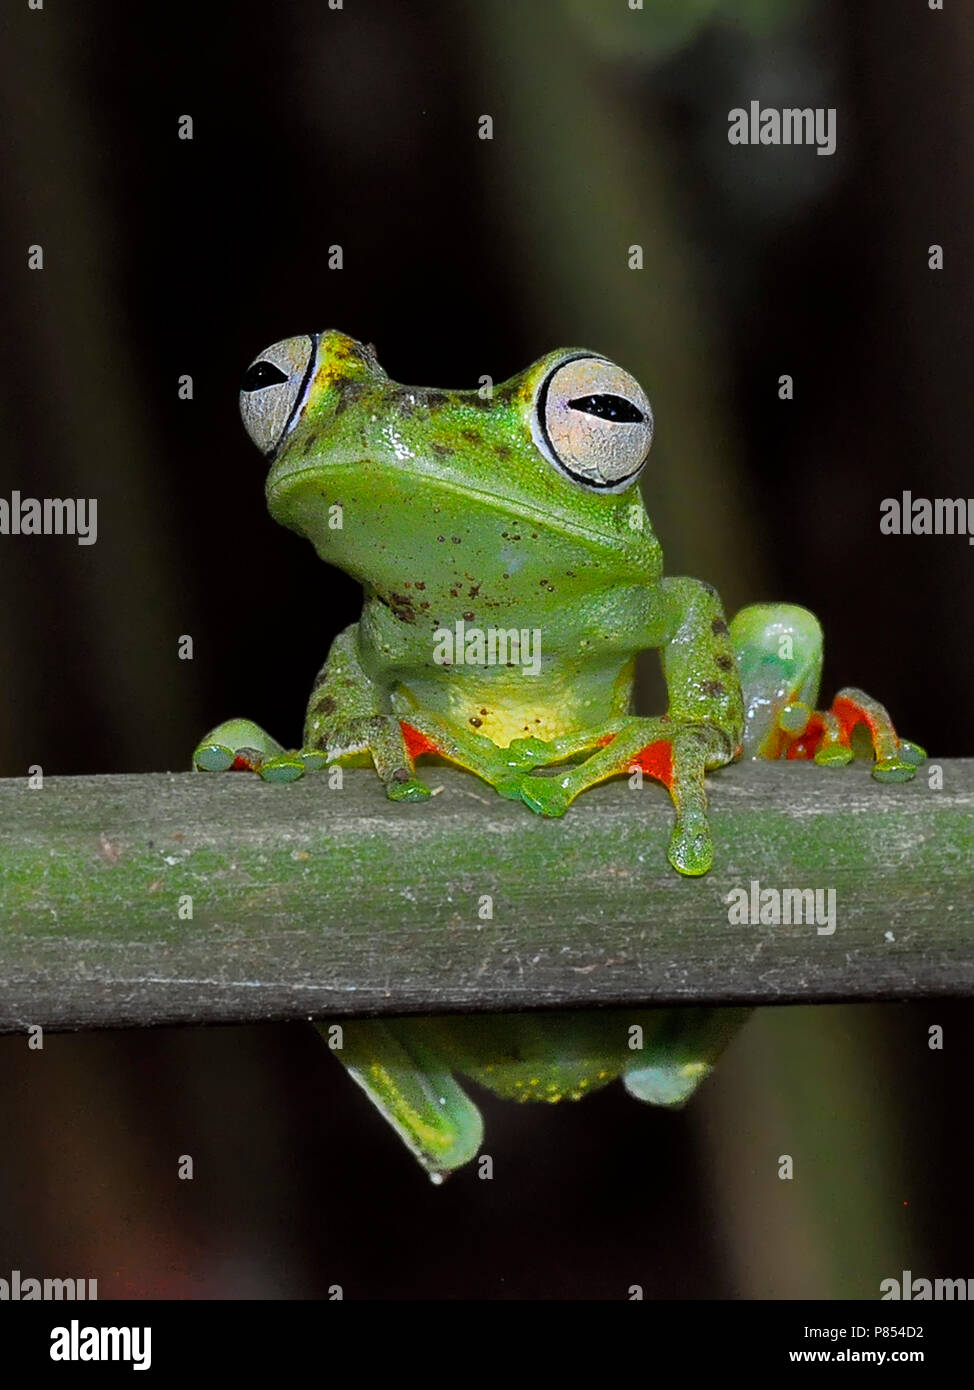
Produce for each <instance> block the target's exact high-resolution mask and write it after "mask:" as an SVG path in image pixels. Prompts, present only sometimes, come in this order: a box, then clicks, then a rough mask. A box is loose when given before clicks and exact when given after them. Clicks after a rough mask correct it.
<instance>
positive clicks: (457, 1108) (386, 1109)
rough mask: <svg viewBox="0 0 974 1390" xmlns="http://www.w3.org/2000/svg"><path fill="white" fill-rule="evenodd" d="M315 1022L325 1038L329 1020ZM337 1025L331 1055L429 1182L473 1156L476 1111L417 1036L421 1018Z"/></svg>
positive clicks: (478, 1123)
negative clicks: (338, 1033)
mask: <svg viewBox="0 0 974 1390" xmlns="http://www.w3.org/2000/svg"><path fill="white" fill-rule="evenodd" d="M316 1026H317V1027H318V1029H319V1032H320V1033H321V1035H322V1037H324V1038H325V1039H326V1041H330V1039H329V1028H330V1027H334V1025H327V1024H319V1025H316ZM341 1029H342V1045H341V1047H340V1048H335V1056H336V1057H337V1058H338V1059H339V1061H340V1062H342V1063H343V1064H344V1066H345V1068H346V1070H347V1071H348V1073H349V1075H350V1076H351V1077H352V1079H353V1080H354V1081H356V1082H357V1083H358V1084H359V1086H361V1088H362V1090H363V1091H364V1092H365V1094H366V1095H367V1096H368V1098H369V1100H370V1101H371V1102H372V1104H373V1105H374V1106H375V1107H376V1109H377V1110H378V1111H379V1113H380V1114H381V1115H382V1116H383V1117H384V1118H385V1119H386V1120H387V1121H388V1122H389V1124H390V1125H392V1127H393V1129H394V1130H395V1131H396V1133H397V1134H398V1135H399V1137H400V1139H401V1140H402V1141H403V1143H404V1144H405V1145H406V1147H407V1148H408V1149H409V1151H410V1152H411V1153H412V1154H413V1155H414V1157H415V1158H417V1159H418V1160H419V1162H420V1163H421V1164H422V1166H423V1167H424V1168H425V1169H426V1171H427V1173H428V1174H429V1175H430V1177H431V1178H432V1180H433V1181H434V1182H442V1181H443V1178H444V1177H445V1176H446V1175H447V1174H448V1173H450V1172H452V1170H453V1169H454V1168H459V1167H461V1166H462V1165H463V1164H464V1163H469V1162H470V1160H471V1159H472V1158H475V1157H476V1155H477V1151H478V1149H479V1148H480V1145H481V1143H482V1142H483V1137H484V1126H483V1120H482V1119H481V1116H480V1111H479V1110H478V1109H477V1107H476V1106H475V1105H474V1103H473V1101H472V1100H470V1098H469V1097H468V1096H467V1095H466V1094H465V1092H464V1091H462V1090H461V1088H460V1087H459V1086H458V1085H457V1082H456V1081H455V1080H454V1078H453V1075H452V1072H451V1070H450V1067H449V1064H448V1063H446V1062H445V1061H444V1059H443V1058H442V1057H441V1056H440V1055H439V1053H438V1052H437V1050H436V1048H435V1047H434V1046H432V1045H431V1044H430V1041H429V1039H428V1038H426V1037H424V1036H423V1033H424V1026H423V1020H421V1019H393V1020H391V1021H389V1022H380V1021H379V1020H377V1019H353V1020H351V1021H349V1022H347V1023H343V1024H342V1025H341Z"/></svg>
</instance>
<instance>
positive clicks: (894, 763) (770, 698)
mask: <svg viewBox="0 0 974 1390" xmlns="http://www.w3.org/2000/svg"><path fill="white" fill-rule="evenodd" d="M730 634H731V640H732V642H733V644H734V649H735V652H736V655H737V664H738V670H739V672H740V677H741V685H742V687H743V690H744V706H745V728H744V738H743V746H744V756H745V757H750V758H814V759H815V761H816V762H817V763H822V764H826V765H830V766H835V765H841V764H843V763H848V762H851V761H852V759H853V757H854V756H855V751H856V750H855V745H854V741H853V732H854V730H856V729H857V728H858V727H859V726H860V725H861V726H864V728H865V731H866V733H867V734H868V741H869V743H870V744H871V748H872V754H873V756H874V758H875V765H874V767H873V776H874V777H875V778H877V779H878V780H879V781H886V782H905V781H909V779H910V778H911V777H913V775H914V774H915V772H916V769H917V767H918V766H919V764H920V763H922V762H923V759H924V757H925V756H926V755H925V754H924V752H923V749H922V748H918V747H917V745H916V744H914V743H908V742H907V741H906V740H905V739H901V738H900V737H899V735H898V734H897V732H896V730H895V728H894V727H893V722H892V720H891V719H890V717H889V714H888V713H887V711H886V710H885V708H884V707H883V706H882V705H881V704H880V703H879V701H878V700H873V699H872V698H871V697H870V696H869V695H866V694H865V693H864V692H863V691H861V690H854V689H852V688H851V687H850V688H846V689H844V690H840V691H839V693H838V695H837V696H836V697H835V699H834V701H833V702H832V707H831V709H828V710H817V709H816V708H815V706H816V702H817V700H818V689H819V682H820V680H821V675H822V629H821V627H820V625H819V622H818V619H817V618H816V617H815V616H814V614H812V613H809V611H808V609H807V608H799V607H797V606H796V605H794V604H755V605H753V606H752V607H750V608H743V609H742V610H741V611H740V613H738V615H737V617H736V618H735V619H734V621H733V622H732V623H731V625H730Z"/></svg>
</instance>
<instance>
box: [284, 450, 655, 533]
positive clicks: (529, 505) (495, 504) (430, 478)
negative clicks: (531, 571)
mask: <svg viewBox="0 0 974 1390" xmlns="http://www.w3.org/2000/svg"><path fill="white" fill-rule="evenodd" d="M330 471H332V470H330ZM333 471H334V472H335V473H336V474H342V475H344V476H343V478H342V482H344V481H345V480H346V479H347V480H348V481H349V483H350V484H351V486H350V488H349V489H347V490H348V491H351V490H352V489H353V488H354V486H355V479H354V471H353V470H352V469H350V468H347V467H343V466H342V465H334V466H333ZM321 476H322V469H321V466H320V464H317V465H309V466H308V467H307V468H297V469H294V470H293V471H288V472H287V473H284V474H281V475H279V476H277V477H274V478H268V482H267V506H268V510H269V511H270V514H271V516H272V517H273V518H274V520H275V521H279V522H280V523H281V525H282V526H289V527H291V529H292V530H300V532H301V534H302V535H304V536H307V537H308V539H309V540H312V541H313V540H314V539H315V537H314V536H313V535H311V534H310V533H309V531H308V530H307V529H305V528H304V527H298V526H295V525H293V523H292V522H291V520H290V519H289V518H288V517H286V516H284V515H282V514H281V508H282V507H284V506H285V505H286V504H287V503H289V502H292V501H293V500H294V495H295V494H296V493H297V492H298V491H299V489H300V487H301V485H302V483H303V482H311V481H314V482H320V480H321ZM395 476H396V477H397V478H400V477H401V478H408V479H410V480H411V481H412V482H413V483H415V484H416V488H417V490H420V489H422V490H425V491H426V492H428V493H429V494H430V495H431V496H432V495H433V494H434V493H437V492H442V493H446V494H448V495H450V496H452V497H457V498H461V499H464V500H469V501H470V502H471V503H473V504H475V507H476V511H477V513H478V514H479V515H486V514H489V513H496V514H498V515H502V516H504V517H507V518H510V520H511V522H512V523H522V524H523V523H524V522H526V521H530V522H531V524H532V525H533V526H535V527H536V528H537V529H538V531H539V533H542V534H543V533H545V532H548V533H549V534H550V533H551V532H552V531H555V532H557V534H559V535H563V536H570V537H574V538H576V539H578V540H580V541H588V542H589V543H590V544H592V545H594V546H597V547H599V548H601V547H606V548H608V549H612V550H615V549H617V548H618V546H619V542H620V540H624V541H625V540H629V541H631V540H632V539H633V537H634V536H635V535H638V534H645V533H646V532H648V530H649V526H648V521H647V524H646V526H645V528H644V529H643V530H642V531H641V532H634V531H633V530H632V529H631V528H630V527H629V526H628V525H627V524H625V523H624V522H623V521H621V520H620V523H619V526H618V529H616V530H614V531H602V530H599V529H598V528H597V527H594V526H586V525H584V524H582V523H580V522H579V521H578V520H577V519H576V518H574V517H571V516H568V515H567V514H566V513H565V512H564V511H560V510H555V509H552V508H543V507H539V506H538V505H537V503H534V502H530V501H528V500H526V499H525V498H522V497H520V496H512V497H503V496H500V495H499V494H498V493H496V492H486V491H483V490H482V489H480V488H475V487H471V486H470V485H469V484H468V483H457V482H454V481H453V480H452V479H449V478H444V477H443V476H442V474H439V473H429V472H426V471H425V470H424V469H420V468H409V467H406V466H404V465H403V464H402V463H400V464H398V465H397V467H396V470H395ZM343 490H344V489H343V488H342V486H341V485H339V486H338V487H336V488H335V490H334V496H335V501H336V502H339V501H341V493H342V491H343ZM316 491H317V492H318V503H317V504H318V506H319V507H320V505H321V503H322V502H327V499H326V498H324V497H323V496H322V495H321V492H320V488H318V489H316ZM618 496H619V497H620V498H621V497H627V496H628V492H626V493H621V494H618ZM636 496H637V497H638V496H639V491H638V488H636ZM618 515H619V516H620V518H621V516H622V510H621V509H620V511H619V513H618ZM316 529H317V528H316Z"/></svg>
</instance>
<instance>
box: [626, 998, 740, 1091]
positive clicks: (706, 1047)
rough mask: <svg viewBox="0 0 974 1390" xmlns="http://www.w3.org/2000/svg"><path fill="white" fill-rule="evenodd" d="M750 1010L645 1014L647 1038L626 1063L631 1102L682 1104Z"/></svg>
mask: <svg viewBox="0 0 974 1390" xmlns="http://www.w3.org/2000/svg"><path fill="white" fill-rule="evenodd" d="M751 1012H752V1011H751V1010H750V1009H660V1010H656V1011H655V1012H654V1013H653V1014H652V1015H647V1019H648V1020H649V1024H650V1026H649V1028H647V1040H646V1042H645V1045H644V1048H643V1049H642V1050H641V1051H639V1052H638V1053H636V1054H635V1056H634V1057H633V1060H632V1061H630V1062H629V1063H628V1064H627V1065H626V1067H625V1069H624V1071H623V1074H622V1082H623V1085H624V1086H625V1088H626V1090H627V1091H628V1092H629V1094H630V1095H631V1096H634V1097H635V1098H636V1100H645V1101H648V1102H649V1103H650V1104H651V1105H666V1106H673V1107H675V1106H680V1105H684V1104H685V1103H686V1101H688V1100H689V1099H690V1097H691V1096H692V1095H693V1093H694V1091H695V1090H696V1089H697V1087H698V1086H699V1085H700V1083H701V1081H703V1080H704V1079H705V1077H707V1076H709V1075H710V1073H711V1072H712V1071H713V1069H714V1066H715V1064H716V1062H717V1059H718V1057H719V1056H720V1054H721V1053H722V1052H723V1050H724V1048H725V1047H726V1046H727V1044H728V1043H729V1042H730V1041H731V1039H732V1038H733V1037H734V1036H735V1035H736V1034H737V1032H738V1031H739V1030H740V1028H741V1026H742V1025H743V1023H744V1022H745V1020H746V1019H747V1018H748V1017H749V1016H750V1014H751ZM650 1031H651V1036H649V1034H650Z"/></svg>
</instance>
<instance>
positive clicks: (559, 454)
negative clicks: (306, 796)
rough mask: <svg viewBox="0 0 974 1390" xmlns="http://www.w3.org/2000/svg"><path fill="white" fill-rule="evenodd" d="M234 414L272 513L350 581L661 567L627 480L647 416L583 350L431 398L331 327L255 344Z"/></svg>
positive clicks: (634, 387)
mask: <svg viewBox="0 0 974 1390" xmlns="http://www.w3.org/2000/svg"><path fill="white" fill-rule="evenodd" d="M240 410H241V414H242V416H243V421H244V425H245V426H246V429H247V432H248V434H249V435H250V437H251V439H252V440H253V441H254V443H255V444H256V445H257V446H258V448H259V449H260V450H261V451H262V452H263V453H264V455H265V456H266V457H267V458H268V460H269V461H270V464H271V468H270V472H269V475H268V478H267V500H268V506H269V508H270V511H271V515H272V516H273V517H274V518H275V519H276V520H278V521H280V522H282V523H283V524H284V525H286V526H289V527H291V528H292V529H293V530H295V531H298V532H299V533H301V534H302V535H305V536H307V537H308V538H309V539H310V540H311V541H312V543H313V544H314V546H315V548H316V549H317V550H318V553H319V554H320V555H321V557H322V558H323V559H326V560H328V561H330V562H331V563H332V564H336V565H338V566H340V568H342V569H344V570H346V571H347V572H348V573H349V574H352V575H354V576H355V577H356V578H357V579H359V580H361V581H362V582H365V583H373V584H379V585H382V584H384V583H392V582H399V583H401V582H402V581H403V575H404V573H411V574H413V575H414V576H415V577H416V578H417V579H419V577H420V575H421V574H422V577H423V579H428V580H430V581H432V582H433V584H435V583H436V581H437V580H438V579H439V580H442V581H443V584H445V585H446V586H447V587H448V586H449V584H450V582H452V581H454V580H455V577H456V575H457V574H460V573H464V574H467V575H470V574H473V573H476V574H483V575H484V576H485V577H486V578H491V577H500V576H503V578H504V579H507V578H509V577H510V576H513V575H514V574H515V573H518V572H520V581H519V582H520V583H522V584H523V582H524V581H525V580H526V579H528V578H530V577H531V574H532V572H533V569H536V570H537V571H538V573H539V574H541V573H543V572H548V571H551V570H552V568H553V566H556V565H559V564H562V570H563V572H567V573H568V574H569V575H570V576H571V577H574V576H575V574H576V573H577V572H578V571H579V570H580V569H585V570H588V575H587V582H588V584H589V585H591V583H592V581H593V579H594V577H595V576H594V575H593V574H592V568H593V567H594V568H599V569H601V571H602V576H601V577H603V578H604V579H606V580H607V581H608V580H611V578H612V577H613V575H614V574H615V573H617V572H618V571H619V569H620V568H623V567H626V568H627V569H630V570H631V567H632V566H633V565H634V564H635V565H638V566H639V567H640V568H641V569H643V572H644V573H645V570H646V568H648V569H649V570H650V571H652V570H654V569H658V568H659V548H658V546H657V545H656V541H655V538H654V537H653V535H652V531H651V529H650V527H649V522H648V519H647V518H646V514H645V511H644V509H643V507H642V502H641V499H640V496H639V490H638V487H637V479H638V477H639V474H640V473H641V472H642V469H643V466H644V465H645V462H646V458H647V455H648V453H649V448H650V444H651V443H652V438H653V415H652V410H651V408H650V404H649V401H648V400H647V398H646V395H645V393H644V392H643V390H642V387H641V386H640V385H639V384H638V382H636V381H635V380H634V379H633V378H632V377H631V376H630V375H629V374H628V373H627V372H625V371H623V370H622V368H621V367H617V366H616V365H615V364H614V363H612V362H610V361H609V360H608V359H607V358H605V357H600V356H598V355H597V354H595V353H591V352H586V351H583V350H581V349H563V350H561V351H558V352H553V353H549V354H548V355H547V356H546V357H543V358H542V359H541V360H540V361H538V362H535V363H534V365H533V366H531V367H529V368H528V369H527V371H525V372H522V373H521V374H520V375H519V376H516V377H512V378H511V379H510V380H509V381H506V382H504V383H503V384H501V385H499V386H497V387H485V388H483V389H481V390H479V391H478V390H472V391H439V390H429V389H426V388H423V387H412V386H402V385H400V384H399V383H398V382H394V381H391V380H390V379H389V377H388V376H387V375H386V373H385V372H384V371H383V369H382V368H381V367H380V366H379V363H378V361H377V360H376V356H375V350H374V348H372V347H371V346H369V347H366V346H364V345H363V344H361V343H358V342H356V341H355V340H354V339H353V338H349V337H346V336H345V335H344V334H342V333H337V332H334V331H332V332H327V333H320V334H314V335H308V336H304V337H299V338H289V339H287V340H285V341H284V342H280V343H275V344H274V346H273V347H270V348H268V349H267V350H266V351H265V352H262V353H261V354H260V356H259V357H258V358H257V359H256V360H255V361H254V362H253V363H252V364H251V366H250V367H249V368H248V370H247V373H246V376H245V377H244V382H243V387H242V389H241V393H240ZM563 592H564V590H563Z"/></svg>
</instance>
